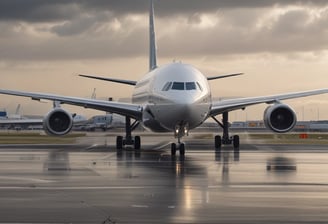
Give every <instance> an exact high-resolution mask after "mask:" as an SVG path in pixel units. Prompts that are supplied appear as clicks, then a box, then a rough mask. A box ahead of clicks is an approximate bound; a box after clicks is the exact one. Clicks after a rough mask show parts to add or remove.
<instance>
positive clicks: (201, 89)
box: [196, 82, 203, 92]
mask: <svg viewBox="0 0 328 224" xmlns="http://www.w3.org/2000/svg"><path fill="white" fill-rule="evenodd" d="M196 83H197V86H198V87H199V89H200V91H202V92H203V88H202V86H201V85H200V84H199V83H198V82H196Z"/></svg>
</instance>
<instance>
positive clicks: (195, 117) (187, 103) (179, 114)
mask: <svg viewBox="0 0 328 224" xmlns="http://www.w3.org/2000/svg"><path fill="white" fill-rule="evenodd" d="M208 109H209V105H208V104H203V103H201V102H199V99H197V98H196V97H195V96H194V95H192V94H179V95H177V97H176V98H174V99H172V102H171V103H170V104H169V105H167V110H165V112H164V110H161V112H162V113H160V115H161V116H160V117H161V119H160V120H161V121H162V122H163V124H164V125H165V126H166V127H167V128H169V129H173V128H174V127H176V126H177V125H180V124H184V125H187V126H188V127H189V128H190V129H192V128H195V127H197V126H198V125H199V124H200V123H202V122H203V121H204V119H205V115H206V113H207V112H208Z"/></svg>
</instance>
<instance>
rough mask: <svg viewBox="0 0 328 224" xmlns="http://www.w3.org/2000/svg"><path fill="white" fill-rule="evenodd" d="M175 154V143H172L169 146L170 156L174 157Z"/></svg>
mask: <svg viewBox="0 0 328 224" xmlns="http://www.w3.org/2000/svg"><path fill="white" fill-rule="evenodd" d="M176 152H177V145H176V144H175V143H172V144H171V155H172V156H175V154H176Z"/></svg>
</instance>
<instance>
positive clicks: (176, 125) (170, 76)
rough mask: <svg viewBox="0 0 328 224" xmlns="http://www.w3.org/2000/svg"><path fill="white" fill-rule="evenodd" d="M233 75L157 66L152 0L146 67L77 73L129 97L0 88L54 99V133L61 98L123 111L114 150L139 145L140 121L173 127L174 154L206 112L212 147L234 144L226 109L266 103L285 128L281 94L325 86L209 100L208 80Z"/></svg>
mask: <svg viewBox="0 0 328 224" xmlns="http://www.w3.org/2000/svg"><path fill="white" fill-rule="evenodd" d="M238 75H241V74H240V73H239V74H230V75H223V76H214V77H205V76H204V75H203V74H202V73H201V72H200V71H199V70H197V69H196V68H195V67H193V66H192V65H189V64H184V63H180V62H173V63H169V64H166V65H164V66H160V67H158V65H157V57H156V43H155V30H154V6H153V1H151V2H150V13H149V73H147V74H146V75H145V76H144V77H143V78H142V79H141V80H139V81H133V80H122V79H114V78H104V77H97V76H92V75H81V76H83V77H88V78H93V79H100V80H105V81H110V82H117V83H121V84H126V85H131V86H133V87H134V92H133V95H132V103H122V102H114V101H112V102H109V101H105V100H96V99H87V98H77V97H68V96H60V95H53V94H45V93H34V92H22V91H15V90H4V89H3V90H0V93H1V94H7V95H16V96H24V97H30V98H32V99H33V100H41V99H46V100H51V101H54V108H53V109H52V110H51V111H50V112H49V113H48V114H47V115H46V117H45V119H44V127H45V129H46V131H47V132H48V133H50V134H53V135H64V134H67V133H68V132H69V131H70V130H71V128H72V126H73V119H72V115H71V114H70V113H68V112H66V111H65V110H64V109H62V108H61V107H60V104H70V105H76V106H81V107H85V108H92V109H96V110H101V111H106V112H111V113H117V114H120V115H123V116H125V121H126V124H125V136H117V138H116V147H117V149H118V150H120V149H122V148H123V146H126V145H132V146H134V148H135V149H136V150H138V149H140V147H141V139H140V136H135V137H133V136H132V131H133V130H134V129H135V128H136V127H137V126H138V125H139V124H142V125H143V126H144V127H145V128H147V129H149V130H152V131H155V132H172V133H173V134H174V136H175V138H177V141H178V144H176V143H172V144H171V154H172V155H175V154H176V150H177V149H178V150H179V151H180V155H184V154H185V144H184V143H183V142H181V138H182V137H183V136H185V135H188V132H189V131H190V130H191V129H194V128H196V127H198V126H199V125H201V124H202V123H203V122H204V121H205V120H206V119H208V118H213V119H214V120H215V121H216V122H217V123H218V125H219V126H221V127H222V128H223V135H222V137H221V136H220V135H216V136H215V138H214V144H215V148H216V149H220V148H221V145H222V144H233V146H234V147H235V148H238V147H239V136H238V135H234V136H230V135H229V123H228V114H229V112H230V111H233V110H239V109H245V108H246V107H248V106H251V105H255V104H261V103H267V104H271V105H270V106H269V107H268V108H267V109H266V110H265V112H264V121H265V124H266V126H267V127H268V128H270V129H272V130H273V131H275V132H280V133H283V132H288V131H290V130H291V129H292V128H293V127H294V126H295V124H296V114H295V112H294V111H293V109H291V108H290V107H289V106H288V105H286V104H283V103H282V102H281V100H286V99H292V98H298V97H305V96H311V95H317V94H323V93H328V89H319V90H311V91H305V92H296V93H286V94H279V95H272V96H261V97H250V98H237V99H226V100H221V101H212V95H211V91H210V87H209V83H208V81H210V80H216V79H221V78H227V77H232V76H238ZM273 86H274V84H273ZM232 88H233V86H232ZM219 114H222V122H221V121H219V120H218V119H217V118H216V117H215V116H217V115H219ZM132 119H134V122H133V123H132V122H131V120H132Z"/></svg>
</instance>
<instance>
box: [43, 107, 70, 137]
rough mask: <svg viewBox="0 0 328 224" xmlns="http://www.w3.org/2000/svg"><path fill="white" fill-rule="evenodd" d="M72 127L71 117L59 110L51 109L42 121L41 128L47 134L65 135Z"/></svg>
mask: <svg viewBox="0 0 328 224" xmlns="http://www.w3.org/2000/svg"><path fill="white" fill-rule="evenodd" d="M72 127H73V117H72V115H71V114H69V113H68V112H66V111H65V110H63V109H61V108H55V109H53V110H52V111H50V112H49V113H48V114H47V115H46V116H45V117H44V119H43V128H44V130H45V131H46V132H47V134H51V135H66V134H67V133H68V132H70V130H71V129H72Z"/></svg>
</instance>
